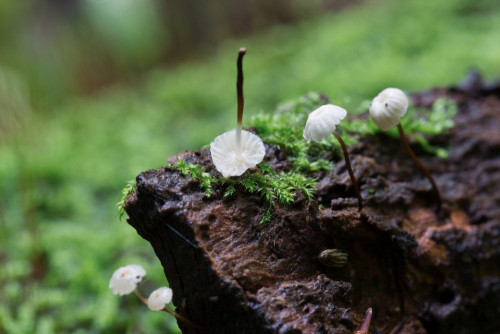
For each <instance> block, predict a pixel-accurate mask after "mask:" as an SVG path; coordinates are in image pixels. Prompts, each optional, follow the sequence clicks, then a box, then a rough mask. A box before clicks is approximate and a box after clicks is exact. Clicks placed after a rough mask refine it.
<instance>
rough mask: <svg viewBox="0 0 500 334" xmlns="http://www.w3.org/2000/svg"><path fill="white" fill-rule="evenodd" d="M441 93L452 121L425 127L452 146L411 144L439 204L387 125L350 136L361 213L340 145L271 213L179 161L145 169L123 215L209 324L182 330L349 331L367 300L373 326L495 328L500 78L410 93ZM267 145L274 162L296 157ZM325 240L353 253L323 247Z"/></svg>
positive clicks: (177, 300)
mask: <svg viewBox="0 0 500 334" xmlns="http://www.w3.org/2000/svg"><path fill="white" fill-rule="evenodd" d="M443 96H448V97H451V98H453V99H454V100H455V101H456V102H457V104H458V107H459V111H458V113H457V115H456V116H455V127H454V128H452V129H451V130H449V131H448V132H446V133H443V134H442V135H439V136H435V137H432V138H430V139H431V143H432V144H435V145H442V146H446V145H449V146H450V150H449V157H448V158H447V159H445V160H443V159H439V158H437V157H435V156H433V155H430V154H428V153H426V152H424V151H423V150H422V149H420V147H419V146H418V145H412V147H413V149H414V151H415V153H416V154H417V156H418V157H419V158H420V159H421V161H422V162H423V164H424V165H425V166H426V167H427V168H428V169H429V171H430V173H431V174H432V175H433V177H434V179H435V180H436V183H437V185H438V187H439V189H440V191H441V194H442V197H443V198H442V199H443V207H442V210H441V212H440V213H439V214H436V213H435V212H434V203H433V193H432V189H431V186H430V184H429V183H428V181H427V179H425V177H424V176H423V175H422V174H420V172H419V171H418V169H416V167H415V166H414V165H413V164H412V162H411V160H410V159H409V157H408V156H407V155H406V153H405V152H404V150H403V149H402V147H401V144H400V142H399V141H398V140H396V139H393V138H390V137H387V136H385V135H383V134H378V135H376V136H367V137H363V138H360V141H359V142H358V144H356V145H354V146H352V147H350V148H349V151H350V153H351V160H352V165H353V168H354V172H355V175H356V177H357V180H358V183H359V185H360V187H361V191H362V195H363V201H364V209H363V211H362V212H361V213H358V211H357V200H356V198H355V195H354V192H353V189H352V186H351V182H350V179H349V175H348V172H347V170H346V168H345V164H344V162H343V160H342V158H341V157H334V156H332V157H330V158H331V159H332V160H335V168H334V170H333V171H331V172H329V173H326V174H321V175H318V176H319V177H320V180H319V183H318V188H317V191H316V197H315V200H313V201H311V202H308V201H307V200H306V199H305V198H304V197H302V196H301V195H299V197H298V198H297V199H296V201H295V203H293V204H292V205H291V206H289V207H276V209H275V210H274V211H273V216H272V219H271V221H270V222H268V223H265V224H263V225H260V224H259V221H260V219H261V217H262V215H263V213H264V210H265V207H264V203H263V202H262V201H261V199H260V198H259V197H258V196H254V195H249V194H247V193H243V192H241V191H237V192H236V194H235V195H234V196H233V197H231V198H228V199H224V198H223V196H222V195H223V191H224V189H223V188H220V189H219V188H216V189H215V194H214V195H213V196H212V197H211V198H210V199H206V198H205V197H204V194H203V192H202V191H201V190H200V186H199V183H197V182H196V181H193V180H192V179H191V178H189V177H184V176H182V175H181V174H180V173H179V172H178V171H176V170H173V169H169V168H163V169H160V170H149V171H146V172H144V173H142V174H140V175H139V176H138V177H137V189H136V191H135V192H134V193H133V194H131V195H130V196H129V198H128V199H127V202H126V207H125V208H126V211H127V213H128V215H129V217H130V218H129V220H128V222H129V224H130V225H132V226H133V227H134V228H135V229H136V230H137V232H138V233H139V234H140V235H141V236H142V237H143V238H144V239H146V240H147V241H149V242H150V243H151V245H152V246H153V249H154V251H155V252H156V255H157V256H158V258H159V259H160V261H161V263H162V265H163V267H164V270H165V274H166V276H167V278H168V281H169V282H170V286H171V287H172V289H173V290H174V304H175V306H176V307H177V312H179V313H181V314H182V315H184V316H186V317H188V318H189V319H191V320H192V321H194V322H196V323H198V324H200V325H201V326H203V329H202V330H197V329H194V328H191V327H189V326H187V325H185V324H183V323H179V325H180V327H181V329H182V331H183V333H218V334H220V333H352V332H353V331H354V330H355V329H356V327H357V326H358V325H359V324H360V322H361V321H362V319H363V315H364V313H365V311H366V309H367V308H369V307H372V308H373V318H372V323H371V328H370V333H494V332H500V320H499V316H498V315H499V314H500V306H499V305H500V265H499V263H500V84H488V85H486V84H483V82H482V81H481V78H480V77H479V76H478V75H477V74H471V75H469V76H468V77H467V79H466V80H465V81H464V82H463V83H462V84H461V85H459V86H456V87H449V88H435V89H431V90H430V91H427V92H423V93H417V94H413V95H412V100H413V103H414V104H415V105H417V106H421V107H430V106H431V105H432V103H433V101H434V100H435V99H436V98H438V97H443ZM266 148H267V153H266V158H265V160H266V161H267V162H269V163H270V164H271V165H273V166H275V167H276V168H277V169H282V170H286V169H287V168H288V167H289V166H288V167H287V163H286V162H285V161H284V158H285V156H284V153H283V152H280V151H279V150H277V149H275V148H271V147H266ZM179 156H182V158H184V159H185V160H186V161H187V162H190V163H197V164H200V165H204V166H206V167H207V169H208V170H209V171H210V172H211V173H214V175H215V173H216V172H215V170H213V169H211V168H213V167H211V166H212V163H211V159H210V153H209V151H208V150H207V149H202V150H201V151H200V152H186V153H183V154H180V155H178V156H175V157H172V158H171V160H170V161H175V160H176V159H177V158H178V157H179ZM171 227H172V228H174V229H175V230H176V231H178V232H179V233H180V234H182V236H184V238H186V239H188V240H190V242H191V243H192V244H191V243H188V242H187V241H186V240H184V239H183V238H181V237H180V236H179V235H178V234H176V233H175V232H174V231H173V230H172V229H171ZM327 249H340V250H342V251H343V252H345V253H347V254H348V261H347V264H346V265H345V266H343V267H338V266H335V264H338V263H337V262H336V261H330V262H329V261H325V259H322V258H318V256H319V255H320V253H322V252H323V251H324V250H327ZM332 262H333V265H329V264H331V263H332ZM341 262H342V261H341ZM339 265H340V264H339Z"/></svg>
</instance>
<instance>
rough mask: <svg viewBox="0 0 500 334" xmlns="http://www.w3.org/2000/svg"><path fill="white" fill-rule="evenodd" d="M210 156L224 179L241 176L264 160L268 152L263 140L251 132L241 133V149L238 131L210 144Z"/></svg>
mask: <svg viewBox="0 0 500 334" xmlns="http://www.w3.org/2000/svg"><path fill="white" fill-rule="evenodd" d="M210 154H211V156H212V161H213V163H214V165H215V168H217V170H218V171H219V172H220V173H221V174H222V176H224V177H228V176H240V175H241V174H243V173H244V172H245V171H246V170H247V169H248V168H252V167H255V166H256V165H257V164H258V163H260V162H261V161H262V160H263V159H264V155H265V154H266V150H265V148H264V143H263V142H262V140H261V139H260V138H259V137H258V136H256V135H254V134H253V133H251V132H248V131H245V130H242V131H241V147H240V148H238V146H237V144H236V130H232V131H228V132H225V133H223V134H221V135H220V136H217V137H216V138H215V139H214V141H213V142H212V143H211V144H210Z"/></svg>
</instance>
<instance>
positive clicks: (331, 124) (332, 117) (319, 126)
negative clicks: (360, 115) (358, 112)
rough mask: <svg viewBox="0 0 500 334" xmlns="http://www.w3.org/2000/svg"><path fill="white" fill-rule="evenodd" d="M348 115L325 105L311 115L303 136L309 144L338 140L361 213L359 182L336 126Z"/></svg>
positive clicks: (338, 108)
mask: <svg viewBox="0 0 500 334" xmlns="http://www.w3.org/2000/svg"><path fill="white" fill-rule="evenodd" d="M346 115H347V111H346V110H345V109H344V108H341V107H338V106H334V105H333V104H325V105H323V106H321V107H319V108H318V109H316V110H314V111H313V112H311V113H310V114H309V117H307V122H306V126H305V127H304V134H303V136H304V139H305V140H307V142H310V141H311V139H312V140H314V141H321V140H323V139H325V138H326V137H328V136H329V135H331V134H333V135H334V136H335V138H337V140H338V141H339V143H340V146H341V147H342V152H343V153H344V160H345V165H346V167H347V171H348V172H349V177H350V178H351V182H352V187H353V188H354V193H355V194H356V197H357V198H358V211H361V210H362V209H363V200H362V198H361V193H360V191H359V187H358V182H357V181H356V177H355V176H354V172H353V171H352V167H351V161H350V159H349V153H348V152H347V147H346V146H345V143H344V141H343V140H342V138H341V137H340V135H338V134H337V133H336V132H335V129H336V125H337V124H339V123H340V121H341V120H343V119H344V118H345V116H346Z"/></svg>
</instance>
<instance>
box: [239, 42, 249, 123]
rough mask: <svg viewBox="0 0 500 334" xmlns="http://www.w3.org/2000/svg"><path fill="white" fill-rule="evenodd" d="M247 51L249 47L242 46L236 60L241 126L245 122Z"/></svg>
mask: <svg viewBox="0 0 500 334" xmlns="http://www.w3.org/2000/svg"><path fill="white" fill-rule="evenodd" d="M246 52H247V49H245V48H241V49H240V51H239V52H238V60H237V61H236V68H237V70H238V74H237V77H236V94H237V96H238V121H237V124H238V125H239V126H241V124H243V105H244V100H243V56H244V55H245V53H246Z"/></svg>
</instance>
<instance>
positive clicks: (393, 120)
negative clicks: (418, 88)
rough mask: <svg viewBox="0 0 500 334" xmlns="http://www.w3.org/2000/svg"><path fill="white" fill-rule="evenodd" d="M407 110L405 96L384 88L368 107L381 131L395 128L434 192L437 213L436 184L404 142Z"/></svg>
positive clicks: (438, 197)
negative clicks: (403, 118) (404, 117)
mask: <svg viewBox="0 0 500 334" xmlns="http://www.w3.org/2000/svg"><path fill="white" fill-rule="evenodd" d="M407 110H408V97H406V94H405V93H404V92H403V91H402V90H401V89H398V88H386V89H384V90H383V91H382V92H380V94H378V95H377V96H376V97H375V98H374V99H373V101H372V103H371V105H370V116H371V118H372V119H373V121H374V122H375V124H377V125H378V127H379V128H381V129H382V130H383V131H388V130H390V129H392V128H393V127H395V126H397V128H398V132H399V137H400V139H401V143H402V144H403V147H404V149H405V150H406V152H407V153H408V155H409V156H410V158H411V159H412V160H413V162H414V163H415V165H416V166H417V168H418V169H420V171H421V172H422V173H423V174H424V175H425V177H426V178H427V179H428V180H429V182H430V183H431V186H432V189H433V191H434V197H435V198H436V211H437V212H439V211H440V209H441V194H440V193H439V189H438V187H437V185H436V182H435V181H434V179H433V177H432V176H431V174H430V173H429V171H428V170H427V168H425V166H424V165H423V164H422V163H421V162H420V160H419V159H418V158H417V156H416V155H415V153H414V152H413V150H412V149H411V147H410V145H409V144H408V141H407V140H406V135H405V132H404V130H403V127H402V126H401V118H402V117H403V116H404V115H405V114H406V111H407Z"/></svg>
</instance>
